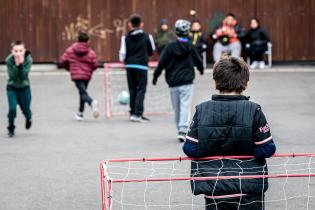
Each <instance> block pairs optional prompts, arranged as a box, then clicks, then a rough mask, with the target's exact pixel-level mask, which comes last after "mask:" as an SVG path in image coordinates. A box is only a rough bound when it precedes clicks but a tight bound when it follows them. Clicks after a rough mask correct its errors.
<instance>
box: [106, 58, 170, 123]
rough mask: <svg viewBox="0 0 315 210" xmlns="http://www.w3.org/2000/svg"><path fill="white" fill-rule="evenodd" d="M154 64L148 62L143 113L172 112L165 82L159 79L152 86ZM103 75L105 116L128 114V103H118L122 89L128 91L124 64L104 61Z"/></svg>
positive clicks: (155, 64)
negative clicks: (158, 81)
mask: <svg viewBox="0 0 315 210" xmlns="http://www.w3.org/2000/svg"><path fill="white" fill-rule="evenodd" d="M156 66H157V63H155V62H150V63H149V67H150V68H149V70H148V83H147V90H146V94H145V101H144V110H145V113H144V114H145V115H169V114H171V113H172V106H171V100H170V96H169V88H168V86H167V84H166V82H162V81H161V82H160V83H159V84H158V85H157V86H153V85H152V82H151V81H152V76H153V72H154V68H155V67H156ZM104 75H105V76H104V87H105V88H104V89H105V111H106V112H105V113H106V117H112V116H119V115H128V114H129V103H128V104H121V103H119V95H120V94H121V93H122V92H123V91H127V92H129V91H128V83H127V74H126V69H125V66H124V65H123V64H121V63H106V64H104ZM161 77H162V76H161Z"/></svg>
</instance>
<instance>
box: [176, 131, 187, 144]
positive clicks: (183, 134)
mask: <svg viewBox="0 0 315 210" xmlns="http://www.w3.org/2000/svg"><path fill="white" fill-rule="evenodd" d="M177 139H178V141H180V142H184V141H185V139H186V133H184V132H179V133H178V135H177Z"/></svg>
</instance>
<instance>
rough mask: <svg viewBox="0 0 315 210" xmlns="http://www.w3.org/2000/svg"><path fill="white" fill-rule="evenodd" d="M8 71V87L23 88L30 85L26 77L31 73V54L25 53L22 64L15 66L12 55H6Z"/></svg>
mask: <svg viewBox="0 0 315 210" xmlns="http://www.w3.org/2000/svg"><path fill="white" fill-rule="evenodd" d="M5 63H6V65H7V71H8V76H9V78H8V85H9V86H12V87H15V88H25V87H28V86H29V85H30V80H29V77H28V74H29V72H30V71H31V66H32V63H33V59H32V56H31V53H30V52H29V51H26V53H25V58H24V63H23V64H20V65H19V66H16V64H15V60H14V56H13V55H12V54H10V55H8V57H7V58H6V59H5Z"/></svg>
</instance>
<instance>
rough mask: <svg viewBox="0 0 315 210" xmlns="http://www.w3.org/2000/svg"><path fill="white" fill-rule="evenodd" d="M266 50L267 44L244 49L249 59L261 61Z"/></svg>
mask: <svg viewBox="0 0 315 210" xmlns="http://www.w3.org/2000/svg"><path fill="white" fill-rule="evenodd" d="M267 50H268V47H267V45H261V46H252V47H250V48H249V49H246V53H247V55H248V56H249V58H250V60H251V61H263V59H264V54H265V52H266V51H267Z"/></svg>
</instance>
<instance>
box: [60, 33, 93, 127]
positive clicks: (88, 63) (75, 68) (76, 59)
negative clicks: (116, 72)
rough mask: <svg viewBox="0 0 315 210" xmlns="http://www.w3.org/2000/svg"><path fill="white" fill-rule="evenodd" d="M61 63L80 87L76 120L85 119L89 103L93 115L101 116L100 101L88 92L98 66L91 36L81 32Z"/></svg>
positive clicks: (63, 56)
mask: <svg viewBox="0 0 315 210" xmlns="http://www.w3.org/2000/svg"><path fill="white" fill-rule="evenodd" d="M60 64H61V66H62V67H64V68H66V69H67V70H68V71H70V74H71V79H72V81H73V82H74V83H75V86H76V87H77V88H78V91H79V96H80V104H79V112H78V113H77V114H76V115H75V118H76V120H78V121H81V120H83V119H84V118H83V117H84V116H83V112H84V105H85V103H87V104H88V105H89V106H90V107H91V108H92V113H93V117H94V118H97V117H99V108H98V102H97V101H96V100H93V99H92V98H91V97H90V96H89V94H88V93H87V87H88V84H89V82H90V80H91V78H92V74H93V72H94V71H95V70H96V69H97V67H98V61H97V59H96V54H95V52H94V51H93V50H92V49H91V48H90V46H89V36H88V34H87V33H85V32H79V36H78V42H76V43H74V44H73V45H71V46H70V47H69V48H68V49H67V50H66V51H65V53H64V54H63V55H62V57H61V60H60Z"/></svg>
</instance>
